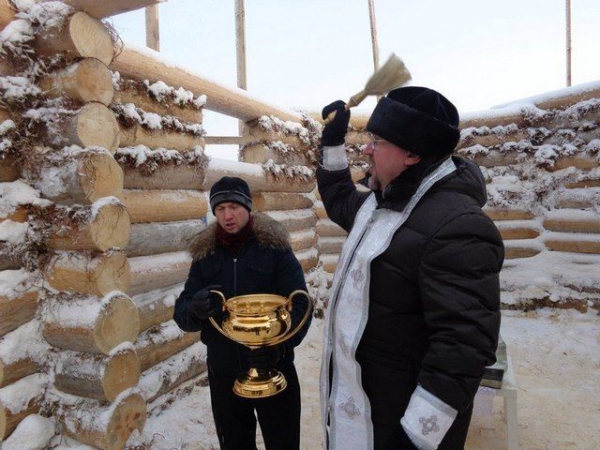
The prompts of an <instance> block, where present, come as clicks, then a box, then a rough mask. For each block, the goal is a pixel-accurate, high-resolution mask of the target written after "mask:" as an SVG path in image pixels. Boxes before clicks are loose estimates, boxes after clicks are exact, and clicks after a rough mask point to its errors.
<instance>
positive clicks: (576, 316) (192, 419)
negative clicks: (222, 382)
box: [55, 309, 600, 450]
mask: <svg viewBox="0 0 600 450" xmlns="http://www.w3.org/2000/svg"><path fill="white" fill-rule="evenodd" d="M322 324H323V322H322V320H320V319H317V320H314V321H313V326H312V327H311V330H310V332H309V333H308V336H307V338H306V340H305V341H304V342H303V343H302V345H301V346H300V347H299V348H298V352H297V367H298V371H299V374H300V382H301V385H302V399H303V401H302V431H301V433H302V444H301V446H302V448H303V449H306V450H315V449H323V448H325V447H324V442H323V432H322V428H321V422H320V411H319V393H318V386H319V367H320V361H319V360H320V355H321V350H320V348H321V335H322ZM502 335H503V337H504V339H505V341H506V343H507V346H508V353H509V356H510V357H511V359H512V361H513V365H514V369H515V372H516V381H517V384H518V416H519V419H518V421H519V444H520V446H519V448H520V449H523V450H542V449H544V450H546V449H547V450H597V449H598V445H599V443H600V395H599V394H598V393H599V392H600V316H599V315H598V312H597V311H593V310H590V311H589V312H588V313H579V312H577V311H572V310H552V309H543V310H537V311H530V312H522V311H504V312H503V322H502ZM209 397H210V396H209V391H208V387H207V386H206V380H205V378H204V377H200V378H199V379H197V380H195V381H190V382H188V383H186V384H185V385H183V386H182V387H180V389H178V390H177V392H176V393H171V394H169V395H166V396H164V397H162V398H160V399H158V400H157V401H156V402H155V403H154V404H152V405H150V408H153V409H151V410H150V412H149V416H148V420H147V422H146V426H145V428H144V433H143V435H142V436H140V435H139V434H138V433H137V432H135V433H134V434H133V435H132V436H131V438H130V440H129V442H128V443H129V444H130V447H129V448H130V449H131V450H142V449H152V450H191V449H194V450H197V449H206V450H208V449H218V442H217V438H216V434H215V431H214V427H213V423H212V416H211V411H210V398H209ZM484 398H489V397H484ZM484 401H485V400H484ZM492 401H493V404H494V412H493V414H492V415H485V413H483V415H478V416H474V418H473V421H472V424H471V431H470V434H469V439H468V441H467V447H466V448H467V449H470V450H475V449H485V450H504V449H506V448H507V441H506V425H505V424H504V422H503V420H502V415H503V406H502V399H501V398H500V397H496V398H495V399H493V400H492ZM484 409H485V408H482V410H484ZM55 448H57V449H64V450H67V449H69V450H73V449H78V450H84V449H88V448H89V447H85V446H82V445H81V444H75V443H72V444H69V443H68V442H65V441H64V440H63V442H62V443H60V444H59V445H58V446H57V447H55Z"/></svg>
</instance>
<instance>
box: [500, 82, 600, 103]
mask: <svg viewBox="0 0 600 450" xmlns="http://www.w3.org/2000/svg"><path fill="white" fill-rule="evenodd" d="M594 98H600V87H599V86H598V82H597V81H592V82H589V83H582V84H578V85H575V86H569V87H567V88H563V89H557V90H555V91H552V92H545V93H543V94H540V95H536V96H533V97H528V98H523V99H519V100H515V101H512V102H509V103H505V104H503V105H498V108H507V107H508V108H510V107H515V106H519V105H520V106H523V105H535V106H536V107H537V108H539V109H545V110H551V109H565V108H567V107H568V106H571V105H574V104H576V103H579V102H582V101H585V100H590V99H594Z"/></svg>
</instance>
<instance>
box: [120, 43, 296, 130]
mask: <svg viewBox="0 0 600 450" xmlns="http://www.w3.org/2000/svg"><path fill="white" fill-rule="evenodd" d="M110 67H111V69H112V70H117V71H119V72H120V73H121V74H122V75H125V76H127V77H130V78H135V79H150V80H151V81H155V80H162V81H164V82H165V83H166V84H167V85H169V86H181V87H183V88H184V89H187V90H189V91H192V92H194V93H196V92H200V93H202V94H206V96H207V103H206V108H207V109H209V110H211V111H216V112H219V113H222V114H226V115H228V116H231V117H236V118H238V119H241V120H244V121H249V120H253V119H258V118H259V117H261V116H275V117H277V118H279V119H281V120H290V121H293V122H300V121H301V120H302V116H301V115H300V114H299V113H296V112H293V111H286V110H283V109H278V108H276V107H273V106H271V105H268V104H266V103H263V102H261V101H259V100H256V99H254V98H252V97H251V96H250V95H248V94H247V93H246V92H245V91H244V90H242V89H239V88H233V87H225V86H222V85H219V84H217V83H215V82H213V81H209V80H206V79H203V78H202V77H201V75H199V74H197V73H194V72H192V71H189V70H186V69H184V68H181V67H177V66H175V65H173V64H171V63H170V62H169V61H168V60H165V59H162V58H161V57H160V56H159V55H158V54H157V53H156V52H152V51H151V50H148V49H139V48H137V47H135V46H133V45H131V44H125V45H124V46H123V50H122V52H121V53H120V54H119V55H117V56H116V57H115V59H114V61H113V62H112V64H111V66H110Z"/></svg>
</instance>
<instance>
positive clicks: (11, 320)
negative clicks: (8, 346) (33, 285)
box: [0, 289, 38, 336]
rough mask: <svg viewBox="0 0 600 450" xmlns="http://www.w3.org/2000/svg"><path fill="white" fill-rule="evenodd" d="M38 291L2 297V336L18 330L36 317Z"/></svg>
mask: <svg viewBox="0 0 600 450" xmlns="http://www.w3.org/2000/svg"><path fill="white" fill-rule="evenodd" d="M37 302H38V291H37V289H33V290H28V291H25V292H15V293H14V295H10V296H9V295H0V336H4V335H5V334H6V333H8V332H10V331H13V330H16V329H17V328H19V327H20V326H21V325H23V324H24V323H27V322H29V321H30V320H31V319H33V318H34V317H35V313H36V311H37V307H38V305H37Z"/></svg>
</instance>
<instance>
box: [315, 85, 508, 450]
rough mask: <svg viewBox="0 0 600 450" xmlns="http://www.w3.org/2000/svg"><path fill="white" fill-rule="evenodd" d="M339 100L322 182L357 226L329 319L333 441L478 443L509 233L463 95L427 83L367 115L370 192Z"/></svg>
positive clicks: (359, 445) (328, 201)
mask: <svg viewBox="0 0 600 450" xmlns="http://www.w3.org/2000/svg"><path fill="white" fill-rule="evenodd" d="M344 106H345V105H344V102H342V101H337V102H334V103H332V104H330V105H328V106H326V107H325V108H324V109H323V118H325V117H327V116H329V115H330V114H331V113H332V112H334V111H335V113H336V114H335V116H334V118H333V120H332V121H331V122H330V123H328V124H327V125H326V126H325V128H324V129H323V134H322V139H321V144H322V164H321V165H320V167H319V168H318V169H317V181H318V185H319V192H320V194H321V198H322V199H323V203H324V205H325V208H326V210H327V214H328V215H329V217H330V218H331V220H333V221H334V222H336V223H337V224H339V225H340V226H341V227H342V228H344V229H345V230H346V231H348V232H349V235H348V238H347V240H346V242H345V244H344V247H343V249H342V252H341V255H340V257H339V260H338V266H337V269H336V273H335V275H334V280H333V286H332V288H331V291H330V292H331V297H330V300H329V307H328V310H327V316H326V323H325V340H324V345H323V360H322V370H321V405H322V414H323V425H324V427H325V431H326V434H327V440H328V445H329V449H330V450H340V449H344V450H345V449H360V450H365V449H420V450H434V449H445V450H458V449H462V448H464V443H465V440H466V436H467V431H468V427H469V423H470V419H471V413H472V408H473V398H474V396H475V393H476V391H477V389H478V386H479V383H480V381H481V378H482V375H483V372H484V368H485V367H486V366H488V365H490V364H492V363H493V362H494V360H495V350H496V346H497V340H498V332H499V326H500V310H499V304H500V288H499V272H500V269H501V267H502V263H503V259H504V248H503V245H502V239H501V237H500V234H499V232H498V230H497V228H496V227H495V225H494V223H493V222H492V221H491V220H490V219H489V218H488V217H487V216H486V215H485V214H484V213H483V211H482V209H481V208H482V206H483V205H484V204H485V202H486V200H487V195H486V190H485V183H484V180H483V176H482V174H481V171H480V170H479V168H478V167H477V166H476V165H474V164H473V163H471V162H469V161H466V160H463V159H461V158H457V157H453V156H452V153H453V151H454V148H455V147H456V145H457V143H458V141H459V138H460V133H459V130H458V124H459V117H458V112H457V110H456V108H455V107H454V105H453V104H452V103H451V102H450V101H449V100H448V99H447V98H445V97H444V96H443V95H442V94H440V93H438V92H436V91H434V90H431V89H428V88H424V87H415V86H411V87H404V88H399V89H396V90H393V91H391V92H390V93H389V94H388V95H387V96H386V97H384V98H382V99H381V100H380V101H379V103H378V104H377V106H376V107H375V110H374V111H373V114H372V115H371V118H370V119H369V121H368V123H367V130H368V131H369V132H370V133H371V140H370V142H369V143H368V144H367V145H366V147H365V148H364V154H365V155H367V156H368V157H369V160H370V163H371V167H370V169H369V171H368V174H367V177H368V180H367V184H368V186H369V188H370V189H371V191H370V192H364V191H359V190H357V189H356V186H355V185H354V184H353V182H352V178H351V176H350V170H349V167H348V161H347V157H346V151H345V148H344V140H345V134H346V131H347V128H348V123H349V120H350V112H349V111H346V110H345V108H344Z"/></svg>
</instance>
